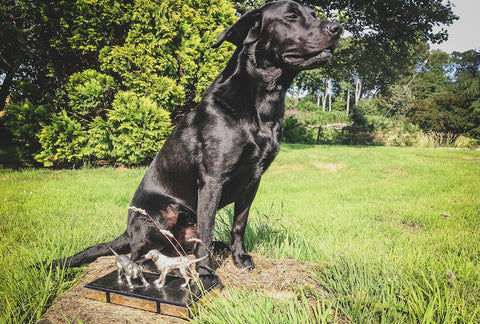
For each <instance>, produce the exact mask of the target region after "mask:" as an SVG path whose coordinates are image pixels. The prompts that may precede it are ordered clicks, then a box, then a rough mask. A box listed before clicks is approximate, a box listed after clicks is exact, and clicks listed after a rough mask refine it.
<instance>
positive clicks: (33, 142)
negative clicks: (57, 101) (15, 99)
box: [2, 102, 50, 159]
mask: <svg viewBox="0 0 480 324" xmlns="http://www.w3.org/2000/svg"><path fill="white" fill-rule="evenodd" d="M49 117H50V106H48V105H41V106H35V105H33V104H31V103H30V102H23V103H20V104H11V105H8V106H7V107H6V108H5V114H4V116H3V117H2V121H3V123H4V125H5V127H6V128H7V129H8V130H9V131H10V132H11V133H12V135H13V140H14V142H15V143H16V144H18V155H19V157H20V158H22V159H32V156H33V155H34V154H35V153H36V152H38V150H39V149H40V147H41V145H40V142H39V140H38V137H37V133H38V132H39V131H40V130H41V129H42V127H43V126H45V124H46V123H47V121H48V119H49Z"/></svg>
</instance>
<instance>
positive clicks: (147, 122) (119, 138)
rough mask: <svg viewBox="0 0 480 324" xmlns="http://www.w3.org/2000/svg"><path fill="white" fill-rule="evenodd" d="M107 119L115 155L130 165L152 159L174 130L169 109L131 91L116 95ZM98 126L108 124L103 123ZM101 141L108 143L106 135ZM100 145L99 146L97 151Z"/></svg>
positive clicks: (99, 132) (119, 160) (120, 160)
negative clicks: (160, 106)
mask: <svg viewBox="0 0 480 324" xmlns="http://www.w3.org/2000/svg"><path fill="white" fill-rule="evenodd" d="M107 118H108V127H109V128H110V130H111V140H112V148H113V152H112V156H114V157H115V159H116V160H117V161H118V162H119V163H122V164H127V165H139V164H144V163H146V162H150V161H151V160H152V159H153V158H154V157H155V155H156V153H157V152H158V150H159V149H160V148H161V147H162V145H163V143H164V142H165V140H166V138H167V136H168V135H169V134H170V132H171V130H172V124H171V121H170V117H169V114H168V112H167V111H165V110H164V109H161V108H159V107H158V106H157V104H156V103H155V102H154V101H152V100H151V99H149V98H146V97H139V96H137V95H136V94H135V93H133V92H128V91H125V92H119V93H118V94H117V96H116V98H115V100H114V101H113V108H112V110H111V111H109V112H108V114H107ZM98 126H99V127H105V126H104V125H102V124H101V123H98ZM98 134H102V131H101V130H98ZM102 142H103V143H105V142H106V141H105V138H103V139H102ZM103 145H104V144H103ZM99 148H100V146H98V145H97V146H96V148H95V150H94V152H96V151H97V150H98V149H99ZM97 155H98V153H97Z"/></svg>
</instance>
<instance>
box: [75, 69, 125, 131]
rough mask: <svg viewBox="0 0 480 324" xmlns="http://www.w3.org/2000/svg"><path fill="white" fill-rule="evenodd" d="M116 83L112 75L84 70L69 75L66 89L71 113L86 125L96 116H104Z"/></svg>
mask: <svg viewBox="0 0 480 324" xmlns="http://www.w3.org/2000/svg"><path fill="white" fill-rule="evenodd" d="M116 88H117V85H116V83H115V80H114V79H113V77H111V76H109V75H105V74H102V73H99V72H97V71H95V70H85V71H82V72H79V73H75V74H73V75H72V76H71V77H70V80H69V82H68V84H67V87H66V90H67V94H68V98H69V103H68V104H69V108H70V111H71V112H72V114H73V115H74V116H75V117H76V118H77V119H78V120H79V121H80V122H81V123H82V125H86V124H87V123H88V122H90V121H92V120H93V119H94V118H95V117H96V116H101V117H104V116H105V115H106V112H107V110H108V109H109V108H111V103H112V101H113V96H114V94H115V91H116Z"/></svg>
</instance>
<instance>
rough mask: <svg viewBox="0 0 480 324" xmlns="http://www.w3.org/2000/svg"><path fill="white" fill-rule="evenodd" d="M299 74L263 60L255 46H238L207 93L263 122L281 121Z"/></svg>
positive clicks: (231, 108)
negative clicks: (255, 50) (286, 96)
mask: <svg viewBox="0 0 480 324" xmlns="http://www.w3.org/2000/svg"><path fill="white" fill-rule="evenodd" d="M296 75H297V73H296V72H292V71H285V70H284V69H282V68H280V67H278V66H275V65H274V64H270V63H269V62H268V60H265V59H263V60H259V59H258V58H256V57H255V54H254V48H253V49H252V48H240V49H238V48H237V50H236V51H235V53H234V54H233V55H232V57H231V58H230V60H229V61H228V63H227V66H226V67H225V69H224V70H223V72H222V73H221V74H220V75H219V76H218V77H217V79H216V80H215V82H214V85H215V86H212V87H211V88H210V89H209V91H208V92H207V95H208V97H210V98H212V99H213V100H214V101H215V102H217V103H219V104H220V105H221V106H222V107H223V108H225V109H227V110H229V111H231V112H232V113H233V114H236V115H238V116H245V115H250V116H252V117H253V118H255V119H257V120H258V122H260V123H281V122H282V120H283V116H284V106H285V104H284V101H285V94H286V92H287V90H288V88H289V87H290V85H291V83H292V82H293V79H294V78H295V76H296ZM238 98H241V100H239V99H238Z"/></svg>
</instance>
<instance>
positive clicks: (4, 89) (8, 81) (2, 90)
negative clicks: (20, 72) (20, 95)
mask: <svg viewBox="0 0 480 324" xmlns="http://www.w3.org/2000/svg"><path fill="white" fill-rule="evenodd" d="M12 82H13V73H12V72H7V74H6V76H5V79H4V80H3V84H2V86H1V87H0V111H2V110H3V109H4V108H5V105H6V104H7V98H8V95H9V94H10V87H11V86H12Z"/></svg>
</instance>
